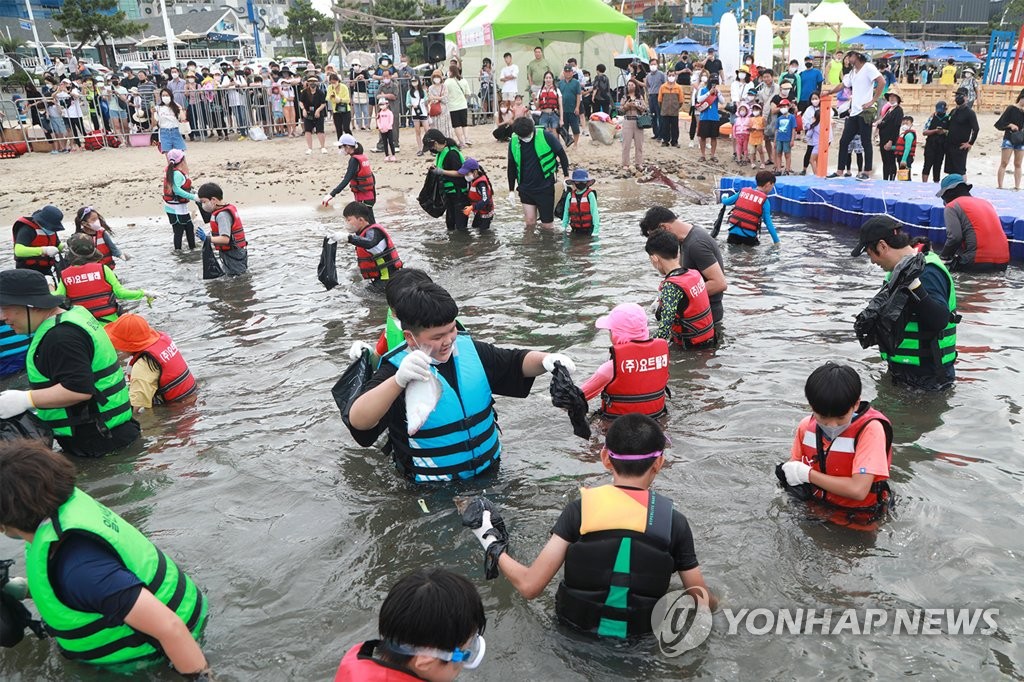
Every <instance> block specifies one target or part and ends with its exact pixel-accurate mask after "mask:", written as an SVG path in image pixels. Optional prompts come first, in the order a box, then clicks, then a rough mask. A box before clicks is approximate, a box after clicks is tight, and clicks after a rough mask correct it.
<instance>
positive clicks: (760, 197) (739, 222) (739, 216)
mask: <svg viewBox="0 0 1024 682" xmlns="http://www.w3.org/2000/svg"><path fill="white" fill-rule="evenodd" d="M767 199H768V195H767V194H765V193H764V192H762V191H761V190H759V189H757V188H755V187H744V188H743V189H741V190H740V195H739V197H738V198H737V199H736V203H735V204H734V205H733V207H732V213H730V214H729V223H730V224H732V225H735V226H736V227H738V228H740V229H741V230H743V231H744V232H749V233H750V234H747V235H744V236H747V237H756V236H757V233H758V232H760V231H761V214H762V212H763V211H764V202H765V201H766V200H767Z"/></svg>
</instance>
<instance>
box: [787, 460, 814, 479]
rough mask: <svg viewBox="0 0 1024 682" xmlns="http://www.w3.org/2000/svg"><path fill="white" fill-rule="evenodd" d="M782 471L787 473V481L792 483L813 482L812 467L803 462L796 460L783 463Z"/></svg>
mask: <svg viewBox="0 0 1024 682" xmlns="http://www.w3.org/2000/svg"><path fill="white" fill-rule="evenodd" d="M782 472H783V473H784V474H786V483H788V484H790V485H801V484H803V483H810V482H811V467H810V465H808V464H804V463H803V462H797V461H795V460H792V461H789V462H786V463H785V464H783V465H782Z"/></svg>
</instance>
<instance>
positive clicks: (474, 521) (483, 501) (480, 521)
mask: <svg viewBox="0 0 1024 682" xmlns="http://www.w3.org/2000/svg"><path fill="white" fill-rule="evenodd" d="M462 525H463V526H465V527H466V528H469V529H470V530H471V531H473V535H475V536H476V539H477V540H479V541H480V544H481V545H482V546H483V548H484V577H486V578H487V579H488V580H493V579H494V578H497V577H498V557H500V556H501V553H502V552H504V551H506V550H507V549H508V531H507V530H506V529H505V521H504V519H502V518H501V514H500V513H499V512H498V509H497V507H495V506H494V505H493V504H492V503H491V501H490V500H488V499H487V498H486V497H483V496H480V497H476V498H474V499H472V500H471V501H470V502H469V504H468V505H466V507H465V509H464V510H463V511H462Z"/></svg>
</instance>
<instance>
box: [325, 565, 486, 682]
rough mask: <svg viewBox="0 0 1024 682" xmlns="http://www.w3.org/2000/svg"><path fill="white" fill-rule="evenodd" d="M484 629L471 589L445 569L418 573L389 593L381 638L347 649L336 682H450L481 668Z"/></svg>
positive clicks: (481, 606) (479, 606)
mask: <svg viewBox="0 0 1024 682" xmlns="http://www.w3.org/2000/svg"><path fill="white" fill-rule="evenodd" d="M486 627H487V617H486V616H485V615H484V604H483V601H482V600H481V599H480V593H479V592H477V590H476V587H475V586H474V585H473V583H471V582H470V581H469V580H467V579H466V578H464V577H463V576H461V575H458V574H457V573H452V572H451V571H447V570H445V569H443V568H421V569H419V570H417V571H413V572H412V573H409V574H408V575H406V576H405V577H403V578H402V579H401V580H399V581H398V582H397V583H395V585H394V586H393V587H392V588H391V589H390V590H389V591H388V596H387V597H385V598H384V603H383V604H381V607H380V616H379V617H378V620H377V628H378V630H379V632H380V638H379V639H373V640H369V641H366V642H363V643H361V644H356V645H355V646H354V647H352V648H351V649H349V650H348V652H347V653H346V654H345V657H344V658H343V659H342V660H341V665H339V666H338V672H337V673H336V674H335V676H334V682H415V681H417V680H427V681H428V682H451V680H454V679H455V678H457V677H458V676H459V674H460V673H461V672H462V671H463V670H475V669H476V668H477V667H478V666H479V665H480V663H481V662H483V659H484V653H485V651H486V649H487V646H486V642H484V637H483V634H484V629H485V628H486Z"/></svg>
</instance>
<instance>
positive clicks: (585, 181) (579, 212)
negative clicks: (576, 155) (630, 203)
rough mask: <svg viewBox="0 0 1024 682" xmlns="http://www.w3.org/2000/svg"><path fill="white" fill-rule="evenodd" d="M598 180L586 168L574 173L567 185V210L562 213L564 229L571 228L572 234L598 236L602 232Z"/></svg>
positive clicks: (578, 169)
mask: <svg viewBox="0 0 1024 682" xmlns="http://www.w3.org/2000/svg"><path fill="white" fill-rule="evenodd" d="M595 182H596V180H593V179H591V177H590V174H589V173H587V171H586V169H584V168H577V169H576V170H574V171H573V172H572V178H571V179H570V180H569V181H568V182H567V183H565V191H566V192H568V196H567V197H566V198H565V209H564V210H563V211H562V228H563V229H564V228H566V227H568V228H571V232H570V234H578V235H582V236H588V237H589V236H596V235H597V234H599V233H600V232H601V213H600V211H598V208H597V190H595V189H594V183H595Z"/></svg>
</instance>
